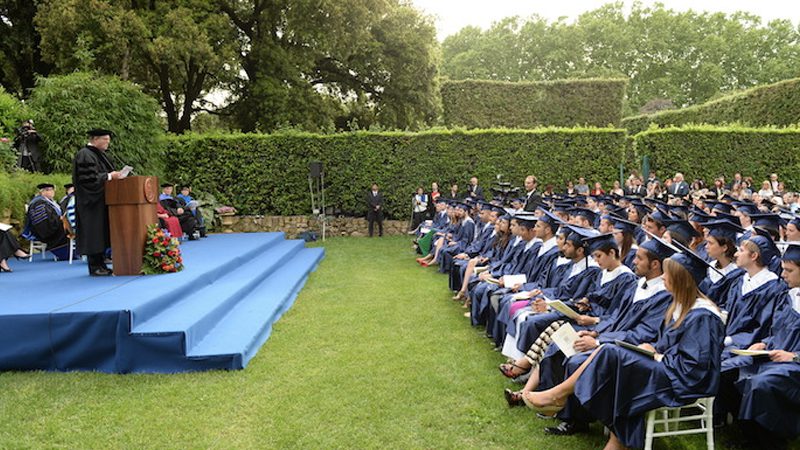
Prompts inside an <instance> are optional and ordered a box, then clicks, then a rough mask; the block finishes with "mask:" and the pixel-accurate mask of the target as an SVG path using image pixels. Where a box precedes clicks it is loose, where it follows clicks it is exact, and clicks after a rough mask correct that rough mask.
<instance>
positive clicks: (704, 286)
mask: <svg viewBox="0 0 800 450" xmlns="http://www.w3.org/2000/svg"><path fill="white" fill-rule="evenodd" d="M744 274H745V271H744V270H742V269H740V268H738V267H737V268H735V269H733V270H731V271H730V272H728V273H726V274H725V276H724V277H722V278H721V279H719V280H718V281H717V282H716V283H712V282H711V278H709V277H705V278H703V281H701V282H700V284H699V285H698V286H697V288H698V289H700V292H702V293H704V294H706V297H708V298H709V299H711V301H713V302H714V303H716V304H717V305H719V306H720V308H722V307H723V306H724V303H725V301H726V300H727V298H728V292H729V291H730V289H731V286H733V285H734V284H736V281H737V280H738V279H739V278H741V277H742V275H744ZM739 287H740V288H741V284H740V285H739Z"/></svg>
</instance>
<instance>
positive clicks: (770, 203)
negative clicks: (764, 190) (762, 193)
mask: <svg viewBox="0 0 800 450" xmlns="http://www.w3.org/2000/svg"><path fill="white" fill-rule="evenodd" d="M761 204H762V205H764V206H766V207H767V208H769V210H770V211H771V210H772V208H774V207H776V206H778V204H777V203H775V202H773V201H772V200H770V199H768V198H764V199H761Z"/></svg>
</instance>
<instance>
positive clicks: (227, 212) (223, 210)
mask: <svg viewBox="0 0 800 450" xmlns="http://www.w3.org/2000/svg"><path fill="white" fill-rule="evenodd" d="M215 211H216V212H217V214H219V215H222V216H231V215H233V214H236V208H234V207H233V206H220V207H219V208H217V209H215Z"/></svg>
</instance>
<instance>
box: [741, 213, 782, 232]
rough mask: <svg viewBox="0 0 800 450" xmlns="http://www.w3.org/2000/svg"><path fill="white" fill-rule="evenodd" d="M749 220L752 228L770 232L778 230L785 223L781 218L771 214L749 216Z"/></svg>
mask: <svg viewBox="0 0 800 450" xmlns="http://www.w3.org/2000/svg"><path fill="white" fill-rule="evenodd" d="M750 219H751V220H752V221H753V226H759V227H764V228H770V229H772V230H778V229H780V227H781V226H782V225H786V221H785V220H784V219H782V218H781V216H779V215H777V214H773V213H763V214H751V215H750Z"/></svg>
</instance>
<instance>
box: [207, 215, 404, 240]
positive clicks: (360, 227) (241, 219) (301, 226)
mask: <svg viewBox="0 0 800 450" xmlns="http://www.w3.org/2000/svg"><path fill="white" fill-rule="evenodd" d="M232 219H233V224H232V225H231V226H230V230H231V231H233V232H235V233H254V232H259V231H283V232H285V233H286V236H287V237H290V238H295V237H297V235H298V234H300V233H303V232H305V231H314V232H316V233H317V234H318V235H319V236H320V237H321V236H322V223H321V222H320V221H319V220H318V219H317V218H316V217H310V216H234V217H233V218H232ZM408 225H409V222H408V221H406V220H384V221H383V234H385V235H398V234H406V233H407V232H408ZM222 228H225V227H222ZM215 231H220V228H219V227H217V229H216V230H215ZM368 233H369V232H368V227H367V219H365V218H363V217H328V218H327V227H326V229H325V235H326V237H332V236H367V235H368ZM375 234H376V235H377V234H378V230H377V225H376V226H375Z"/></svg>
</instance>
